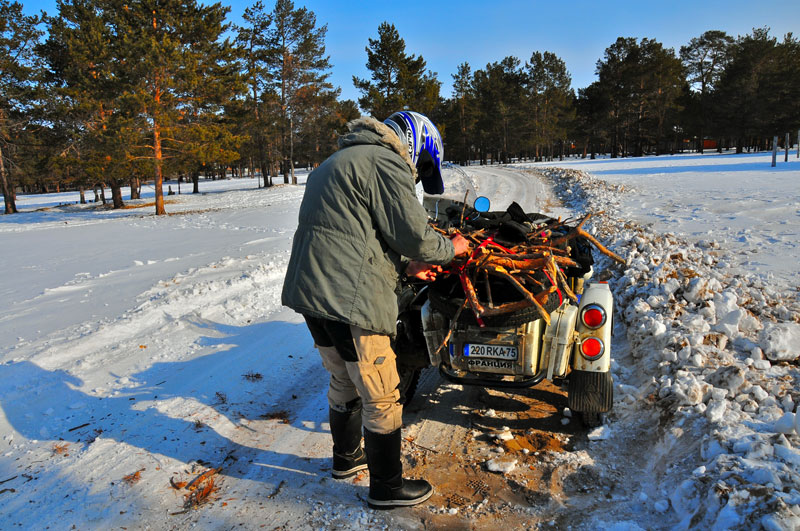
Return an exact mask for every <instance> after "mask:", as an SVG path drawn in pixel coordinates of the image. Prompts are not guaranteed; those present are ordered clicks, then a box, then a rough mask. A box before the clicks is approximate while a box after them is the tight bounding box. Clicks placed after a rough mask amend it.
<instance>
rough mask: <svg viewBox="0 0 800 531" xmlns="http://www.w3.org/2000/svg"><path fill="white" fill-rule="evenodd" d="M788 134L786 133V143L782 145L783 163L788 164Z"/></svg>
mask: <svg viewBox="0 0 800 531" xmlns="http://www.w3.org/2000/svg"><path fill="white" fill-rule="evenodd" d="M789 142H790V140H789V133H786V142H784V143H783V162H789Z"/></svg>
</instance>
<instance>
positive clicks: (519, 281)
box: [438, 214, 625, 324]
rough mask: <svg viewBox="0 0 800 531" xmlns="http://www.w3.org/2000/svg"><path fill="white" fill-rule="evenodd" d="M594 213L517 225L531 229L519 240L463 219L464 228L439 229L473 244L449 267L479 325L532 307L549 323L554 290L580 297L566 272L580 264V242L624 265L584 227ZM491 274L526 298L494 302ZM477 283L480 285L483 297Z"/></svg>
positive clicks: (575, 299) (521, 233)
mask: <svg viewBox="0 0 800 531" xmlns="http://www.w3.org/2000/svg"><path fill="white" fill-rule="evenodd" d="M590 217H591V214H589V215H586V216H585V217H584V218H583V219H581V220H580V221H579V222H578V223H577V225H575V226H570V225H568V224H567V223H566V222H563V221H561V220H560V219H551V218H545V220H544V221H541V222H539V223H529V224H527V225H523V224H520V223H515V224H514V226H515V227H517V228H518V227H520V226H527V227H528V230H527V231H525V230H523V231H517V237H516V238H514V240H516V241H508V239H507V238H503V237H502V231H499V230H490V229H486V228H479V229H474V228H472V227H470V226H469V225H467V224H464V223H463V222H462V223H459V226H460V228H454V227H449V228H448V229H447V230H444V229H438V230H441V231H442V232H443V233H447V234H454V233H460V234H461V235H463V236H464V237H465V238H467V239H468V240H469V241H470V242H471V243H472V244H473V248H472V252H471V253H470V255H469V256H467V257H462V258H459V259H456V260H455V261H454V262H453V263H452V264H451V266H450V268H449V269H448V270H447V271H445V274H446V275H456V276H457V277H458V280H459V282H460V284H461V287H462V288H463V291H464V303H463V305H462V307H461V310H463V309H465V308H466V307H467V306H469V307H470V308H471V310H472V311H473V313H474V314H475V318H476V319H477V320H478V323H479V324H482V318H483V317H489V316H494V315H500V314H505V313H510V312H514V311H518V310H522V309H525V308H529V307H531V306H533V307H535V308H536V309H537V310H538V313H539V315H540V316H541V318H542V319H544V320H545V322H547V323H548V324H550V313H549V311H548V310H547V309H546V308H545V305H546V302H547V301H548V300H549V298H550V296H551V295H552V294H553V293H555V292H559V299H560V297H561V294H564V295H566V296H567V297H569V298H570V299H572V300H573V301H575V302H577V300H578V299H577V297H576V295H575V293H573V290H572V289H571V287H570V282H569V280H568V278H567V275H566V274H565V272H564V270H565V269H567V270H569V269H570V268H579V267H580V266H581V264H579V263H578V262H576V261H575V260H574V259H573V256H574V253H573V244H574V243H575V242H577V241H578V240H582V242H589V243H590V244H591V245H593V246H594V247H595V248H596V249H597V250H598V251H600V252H601V253H603V254H605V255H607V256H609V257H611V258H612V259H614V260H616V261H618V262H620V263H623V264H624V263H625V261H624V260H623V259H622V258H620V257H619V256H617V255H616V254H614V253H613V252H611V251H609V250H608V249H607V248H606V247H604V246H603V245H602V244H601V243H600V242H598V241H597V239H595V238H594V237H593V236H592V235H591V234H589V233H588V232H586V231H585V230H584V229H583V225H584V223H586V221H587V220H588V219H589V218H590ZM490 278H500V279H503V280H504V281H505V283H506V284H507V285H508V286H510V287H511V288H512V289H513V290H515V291H516V292H517V293H518V294H519V296H521V299H520V300H516V301H511V302H502V301H500V302H498V301H497V300H495V299H496V297H495V296H494V293H493V288H492V286H493V285H495V286H497V284H496V283H492V282H490ZM476 285H480V287H481V289H480V292H481V295H482V297H481V296H479V293H478V291H479V290H477V289H476ZM494 290H497V287H495V288H494ZM507 298H508V297H502V298H501V299H507ZM459 313H460V311H459ZM456 319H457V317H456Z"/></svg>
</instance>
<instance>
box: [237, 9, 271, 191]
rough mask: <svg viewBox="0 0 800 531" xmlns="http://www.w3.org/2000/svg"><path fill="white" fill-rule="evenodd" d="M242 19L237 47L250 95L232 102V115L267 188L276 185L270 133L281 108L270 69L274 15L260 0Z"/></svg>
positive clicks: (246, 11)
mask: <svg viewBox="0 0 800 531" xmlns="http://www.w3.org/2000/svg"><path fill="white" fill-rule="evenodd" d="M242 19H244V21H245V25H243V26H240V27H238V28H237V37H236V44H237V45H238V46H239V51H240V54H241V57H242V59H243V73H242V77H243V78H244V81H245V83H246V84H247V89H248V90H247V95H246V96H245V99H244V101H243V102H241V104H240V102H231V105H230V106H229V109H228V113H229V114H233V115H234V116H235V117H236V119H237V121H238V122H239V123H240V124H241V127H240V130H241V132H242V133H244V134H247V135H248V137H249V138H248V140H247V142H246V143H245V148H244V150H245V154H246V156H247V157H249V158H252V159H254V161H255V163H256V164H257V166H258V168H259V170H260V172H261V175H262V177H263V179H264V186H272V178H271V175H270V163H269V161H270V159H271V157H270V155H271V153H270V152H269V149H268V146H269V145H270V144H274V142H270V134H271V132H272V131H275V130H276V129H277V128H276V127H275V123H276V121H277V114H276V113H275V112H274V111H276V110H277V107H276V106H274V105H271V104H270V101H271V100H274V99H275V98H274V96H276V95H275V93H274V91H273V90H272V88H271V87H272V77H271V76H272V74H271V72H270V70H269V68H268V60H269V57H270V47H269V42H268V39H267V35H268V32H269V28H270V25H271V24H272V15H271V13H268V12H266V11H265V7H264V4H263V3H262V2H260V1H258V2H256V3H255V4H253V5H252V6H250V7H248V8H247V9H245V11H244V14H243V15H242Z"/></svg>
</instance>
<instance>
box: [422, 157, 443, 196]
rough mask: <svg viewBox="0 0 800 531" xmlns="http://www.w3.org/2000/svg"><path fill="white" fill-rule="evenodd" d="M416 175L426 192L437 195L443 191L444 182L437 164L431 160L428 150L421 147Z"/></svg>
mask: <svg viewBox="0 0 800 531" xmlns="http://www.w3.org/2000/svg"><path fill="white" fill-rule="evenodd" d="M417 175H419V180H420V181H422V189H423V190H425V193H426V194H431V195H439V194H442V193H444V182H443V181H442V173H441V171H440V170H439V165H438V164H436V162H435V161H434V160H433V156H432V155H431V154H430V153H429V152H428V150H425V149H423V150H422V151H421V152H420V154H419V160H417Z"/></svg>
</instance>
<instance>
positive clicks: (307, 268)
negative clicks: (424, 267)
mask: <svg viewBox="0 0 800 531" xmlns="http://www.w3.org/2000/svg"><path fill="white" fill-rule="evenodd" d="M348 127H349V129H350V132H349V133H347V134H346V135H344V136H342V137H341V138H339V150H338V151H337V152H336V153H334V154H333V155H331V156H330V157H329V158H328V159H327V160H325V162H323V163H322V164H321V165H320V166H319V167H318V168H317V169H315V170H314V171H313V172H311V174H310V175H309V177H308V181H307V183H306V190H305V194H304V195H303V201H302V203H301V205H300V216H299V218H300V219H299V225H298V227H297V232H296V233H295V235H294V241H293V242H292V255H291V258H290V259H289V266H288V270H287V272H286V278H285V280H284V283H283V294H282V302H283V304H284V305H285V306H288V307H289V308H292V309H293V310H295V311H297V312H300V313H302V314H307V315H311V316H313V317H320V318H324V319H332V320H335V321H340V322H344V323H347V324H351V325H355V326H358V327H360V328H363V329H365V330H371V331H373V332H378V333H382V334H386V335H391V336H393V335H394V334H395V329H396V324H397V297H396V294H395V288H396V286H397V280H398V275H399V274H400V273H401V272H402V271H401V269H402V268H403V267H405V261H404V257H406V258H410V259H414V260H421V261H424V262H428V263H431V264H446V263H448V262H450V261H451V260H452V259H453V254H454V249H453V244H452V243H451V242H450V240H449V239H447V238H446V237H444V236H442V235H441V234H438V233H437V232H435V231H434V230H432V229H431V228H430V227H429V226H428V223H427V219H428V217H427V214H426V212H425V209H424V208H423V207H422V205H421V204H420V203H419V201H418V200H417V197H416V193H415V185H414V179H415V176H416V169H415V167H414V165H413V163H412V162H411V158H410V156H409V155H408V151H407V148H406V146H405V145H404V144H403V143H402V142H401V141H400V139H399V138H398V137H397V135H396V134H395V133H394V131H392V130H391V129H390V128H389V127H388V126H386V125H385V124H383V123H381V122H378V121H377V120H374V119H372V118H360V119H358V120H354V121H353V122H351V123H350V124H348Z"/></svg>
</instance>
